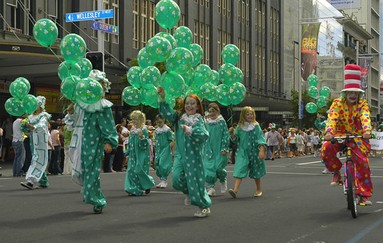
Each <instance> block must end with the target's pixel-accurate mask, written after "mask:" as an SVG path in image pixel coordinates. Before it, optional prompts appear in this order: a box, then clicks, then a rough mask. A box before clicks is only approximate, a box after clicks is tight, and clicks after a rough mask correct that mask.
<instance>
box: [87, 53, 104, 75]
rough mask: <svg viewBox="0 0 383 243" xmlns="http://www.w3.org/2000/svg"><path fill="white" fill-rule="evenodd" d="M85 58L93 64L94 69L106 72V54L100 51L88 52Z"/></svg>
mask: <svg viewBox="0 0 383 243" xmlns="http://www.w3.org/2000/svg"><path fill="white" fill-rule="evenodd" d="M85 57H86V58H87V59H88V60H89V61H90V62H91V63H92V66H93V69H97V70H100V71H104V53H102V52H100V51H92V52H87V53H86V54H85Z"/></svg>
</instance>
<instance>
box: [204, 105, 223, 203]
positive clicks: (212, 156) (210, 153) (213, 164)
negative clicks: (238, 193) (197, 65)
mask: <svg viewBox="0 0 383 243" xmlns="http://www.w3.org/2000/svg"><path fill="white" fill-rule="evenodd" d="M208 114H209V117H208V118H207V119H206V120H205V124H206V129H207V131H208V132H209V138H208V140H207V142H206V144H205V146H204V156H203V165H204V167H205V172H206V184H207V193H208V195H209V196H214V195H215V189H214V185H215V183H216V182H217V180H219V182H220V183H221V193H226V191H227V180H226V176H227V172H226V169H225V168H226V165H227V163H228V152H229V130H228V128H227V124H226V121H225V119H224V118H223V117H222V115H221V111H220V109H219V106H218V105H217V104H216V103H211V104H209V106H208Z"/></svg>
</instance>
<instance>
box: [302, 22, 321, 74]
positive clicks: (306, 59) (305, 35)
mask: <svg viewBox="0 0 383 243" xmlns="http://www.w3.org/2000/svg"><path fill="white" fill-rule="evenodd" d="M320 24H321V23H312V24H302V40H301V43H302V44H301V60H302V70H301V71H302V72H301V73H302V79H303V80H307V77H308V76H309V75H310V74H314V73H315V67H316V65H317V47H318V34H319V27H320Z"/></svg>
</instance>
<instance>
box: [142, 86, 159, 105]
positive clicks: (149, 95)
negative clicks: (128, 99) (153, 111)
mask: <svg viewBox="0 0 383 243" xmlns="http://www.w3.org/2000/svg"><path fill="white" fill-rule="evenodd" d="M142 104H144V105H148V106H150V107H153V108H158V93H157V88H156V87H155V86H154V85H153V86H151V87H148V88H147V89H145V91H143V92H142Z"/></svg>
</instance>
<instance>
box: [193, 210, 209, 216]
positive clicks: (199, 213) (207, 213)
mask: <svg viewBox="0 0 383 243" xmlns="http://www.w3.org/2000/svg"><path fill="white" fill-rule="evenodd" d="M209 214H210V208H204V209H201V208H199V209H198V211H197V212H195V213H194V217H197V218H205V217H206V216H208V215H209Z"/></svg>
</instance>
